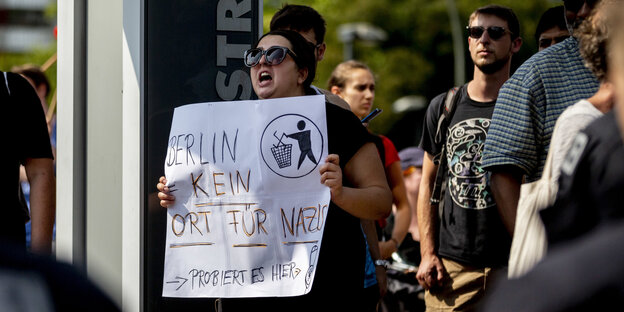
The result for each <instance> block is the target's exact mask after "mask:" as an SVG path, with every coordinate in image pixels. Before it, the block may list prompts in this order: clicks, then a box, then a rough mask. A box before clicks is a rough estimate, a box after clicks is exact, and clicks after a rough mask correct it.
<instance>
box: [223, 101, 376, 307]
mask: <svg viewBox="0 0 624 312" xmlns="http://www.w3.org/2000/svg"><path fill="white" fill-rule="evenodd" d="M325 109H326V114H327V137H328V153H329V154H337V155H338V156H339V158H340V168H341V169H342V170H343V185H344V186H346V187H350V186H352V185H351V184H350V183H349V181H348V180H346V178H345V174H344V168H345V165H346V164H347V163H348V162H349V160H351V158H352V157H353V156H354V155H355V153H356V152H357V151H358V150H359V149H360V148H361V147H362V146H363V145H364V144H366V143H368V142H369V140H370V137H369V135H368V132H367V130H366V128H364V126H363V125H362V124H361V122H360V121H359V120H358V119H357V117H356V116H355V115H354V114H353V113H352V112H351V111H348V110H345V109H343V108H340V107H338V106H336V105H333V104H330V103H327V102H326V103H325ZM319 161H320V162H321V163H324V162H325V160H324V159H322V160H319ZM319 183H320V181H319ZM365 252H366V248H365V240H364V234H363V232H362V229H361V227H360V219H359V218H357V217H354V216H352V215H351V214H349V213H348V212H346V211H344V210H342V209H341V208H340V207H338V206H337V205H336V204H334V203H333V202H331V203H330V206H329V210H328V214H327V221H326V224H325V230H324V232H323V241H322V243H321V249H320V254H319V259H318V265H317V268H316V273H315V277H314V282H313V284H312V290H311V291H310V292H309V293H308V294H306V295H303V296H298V297H279V298H276V297H269V298H232V299H225V300H223V308H224V310H226V309H227V310H231V311H243V310H244V309H255V310H257V311H291V310H297V311H318V310H321V309H323V308H330V309H331V310H335V309H337V310H344V309H349V310H353V311H361V309H359V307H360V306H359V304H360V303H361V301H362V297H361V294H362V290H363V289H364V262H365V255H366V254H365ZM353 308H355V309H353Z"/></svg>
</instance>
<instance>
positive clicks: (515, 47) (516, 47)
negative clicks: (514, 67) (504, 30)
mask: <svg viewBox="0 0 624 312" xmlns="http://www.w3.org/2000/svg"><path fill="white" fill-rule="evenodd" d="M521 47H522V38H521V37H520V36H518V37H517V38H516V39H514V40H513V41H512V42H511V52H512V53H514V54H516V53H518V51H520V48H521Z"/></svg>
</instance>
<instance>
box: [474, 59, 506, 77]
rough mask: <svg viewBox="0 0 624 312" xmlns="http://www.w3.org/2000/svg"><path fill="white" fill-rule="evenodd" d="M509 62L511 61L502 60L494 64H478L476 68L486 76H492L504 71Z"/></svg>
mask: <svg viewBox="0 0 624 312" xmlns="http://www.w3.org/2000/svg"><path fill="white" fill-rule="evenodd" d="M508 61H509V58H502V59H498V60H495V61H494V62H492V63H489V64H476V66H477V68H479V70H481V72H483V73H484V74H487V75H491V74H494V73H496V72H498V71H500V70H501V69H503V68H504V67H505V65H507V62H508Z"/></svg>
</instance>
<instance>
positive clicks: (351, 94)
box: [327, 60, 412, 296]
mask: <svg viewBox="0 0 624 312" xmlns="http://www.w3.org/2000/svg"><path fill="white" fill-rule="evenodd" d="M327 89H328V90H329V91H330V92H332V93H333V94H336V95H338V96H340V97H341V98H342V99H344V100H345V101H346V102H347V103H348V104H349V107H351V111H352V112H353V113H354V114H355V116H357V117H358V119H360V120H362V119H363V118H364V117H366V116H367V115H368V114H369V113H370V112H371V110H372V108H373V105H374V100H375V77H374V75H373V72H372V70H371V69H370V68H369V67H368V66H367V65H366V64H364V63H362V62H359V61H355V60H350V61H346V62H343V63H340V64H338V66H336V68H335V69H334V71H333V72H332V74H331V76H330V78H329V82H328V85H327ZM371 137H372V138H373V140H375V144H376V145H377V148H378V150H379V154H380V156H381V159H382V161H383V165H384V169H385V172H386V178H387V180H388V185H389V186H390V189H391V190H392V197H393V202H394V205H395V207H396V208H395V211H394V216H395V221H394V228H393V230H392V235H391V237H390V238H389V239H387V240H385V241H379V242H378V236H377V234H376V233H377V229H376V228H375V225H374V223H372V222H369V221H364V222H362V227H363V228H364V231H365V233H366V237H367V242H368V243H369V247H370V246H373V247H370V251H371V254H370V255H371V257H372V260H378V259H387V258H390V257H391V256H392V253H394V252H396V251H397V250H398V248H399V245H400V244H401V242H403V239H404V238H405V235H406V234H407V231H408V229H409V226H410V222H411V211H412V209H411V206H410V203H409V200H408V198H407V190H406V188H405V182H404V180H403V171H402V170H401V162H400V159H399V155H398V152H397V150H396V148H395V147H394V144H393V143H392V141H390V140H389V139H388V138H386V137H385V136H382V135H375V134H372V133H371ZM380 221H381V223H382V224H383V222H385V220H380ZM378 223H379V222H378ZM380 230H381V227H380ZM377 242H378V244H379V258H377V255H376V251H375V248H374V247H375V246H374V244H375V243H377ZM374 262H376V261H374ZM377 263H379V262H377ZM377 263H376V264H377ZM375 269H376V272H377V278H378V282H379V287H380V296H383V295H384V293H385V289H386V285H385V272H384V271H383V268H382V267H380V266H379V265H375ZM370 273H371V272H369V275H370ZM371 281H372V279H371ZM367 286H369V285H367Z"/></svg>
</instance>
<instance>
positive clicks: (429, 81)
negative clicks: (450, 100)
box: [264, 0, 561, 133]
mask: <svg viewBox="0 0 624 312" xmlns="http://www.w3.org/2000/svg"><path fill="white" fill-rule="evenodd" d="M285 2H286V1H279V0H265V1H264V29H265V31H268V29H269V22H270V20H271V17H272V16H273V14H274V13H275V12H276V11H277V10H279V9H280V8H281V7H282V5H283V3H285ZM287 2H288V3H289V4H303V5H308V6H311V7H313V8H314V9H316V10H317V11H318V12H319V13H320V14H321V15H322V16H323V17H324V18H325V21H326V22H327V34H326V36H325V37H326V38H325V41H326V43H327V47H328V48H327V52H326V54H325V58H324V59H323V61H321V62H320V63H319V68H318V71H317V78H316V81H315V83H314V84H315V85H316V86H319V87H323V88H326V85H327V79H328V78H329V75H330V74H331V72H332V70H333V68H334V67H335V66H336V65H338V64H339V63H340V62H341V61H342V57H343V54H342V43H341V42H340V41H339V39H338V35H337V29H338V26H339V25H340V24H344V23H352V22H368V23H371V24H373V25H375V26H377V27H379V28H381V29H383V30H385V31H386V32H387V34H388V40H386V41H385V42H382V43H380V44H378V45H376V46H370V45H365V44H361V43H358V42H357V41H356V44H355V45H354V54H355V55H354V58H355V59H357V60H360V61H363V62H365V63H366V64H368V65H369V66H370V68H371V69H372V70H373V71H374V72H375V75H376V77H377V86H376V94H375V106H377V107H380V108H382V109H383V110H384V113H383V114H381V115H379V117H378V118H377V119H375V121H374V122H372V123H371V125H370V127H371V129H372V130H373V131H374V132H377V133H387V132H388V131H389V130H390V128H391V127H392V126H393V124H394V123H395V122H396V121H397V120H399V119H400V118H401V117H402V116H400V115H397V114H395V113H394V112H393V111H392V103H393V102H394V101H396V100H397V99H399V98H400V97H403V96H406V95H422V96H424V97H425V98H426V99H427V100H428V101H429V100H431V99H432V98H433V97H434V96H436V95H437V94H440V93H442V92H444V91H446V90H448V88H450V87H452V86H453V82H454V75H453V70H454V67H453V63H454V61H453V46H452V38H451V30H450V25H449V13H448V10H447V3H448V2H447V0H384V1H379V0H356V1H345V0H306V1H303V0H289V1H287ZM455 3H456V6H457V10H458V12H459V18H460V21H461V26H462V31H463V32H464V36H465V38H467V37H466V36H467V35H466V32H465V30H464V27H465V26H466V25H467V24H468V17H469V16H470V13H472V12H473V11H474V10H475V9H476V8H478V7H481V6H484V5H487V4H490V3H492V2H491V1H485V0H455ZM496 3H497V4H500V5H505V6H508V7H510V8H512V9H513V10H514V12H515V13H516V15H517V16H518V19H519V20H520V25H521V36H522V38H523V39H524V44H523V46H522V49H521V51H520V52H519V53H518V54H517V55H515V56H514V59H513V62H512V63H513V65H512V71H513V70H515V69H516V68H517V67H518V66H519V65H520V64H522V62H523V61H525V60H526V59H527V58H529V57H530V56H531V55H532V54H534V53H535V51H537V44H536V43H535V42H534V40H533V33H534V32H535V27H536V26H537V22H538V20H539V17H540V16H541V14H542V13H543V12H544V11H545V10H546V9H548V8H549V7H552V6H555V5H560V4H561V2H560V1H552V0H523V1H518V0H498V1H497V2H496ZM467 50H468V48H467V39H466V40H465V41H464V51H465V53H464V56H465V63H466V81H469V80H470V78H471V77H472V70H473V68H472V61H471V60H470V55H469V54H468V52H467ZM417 123H419V121H417Z"/></svg>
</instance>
